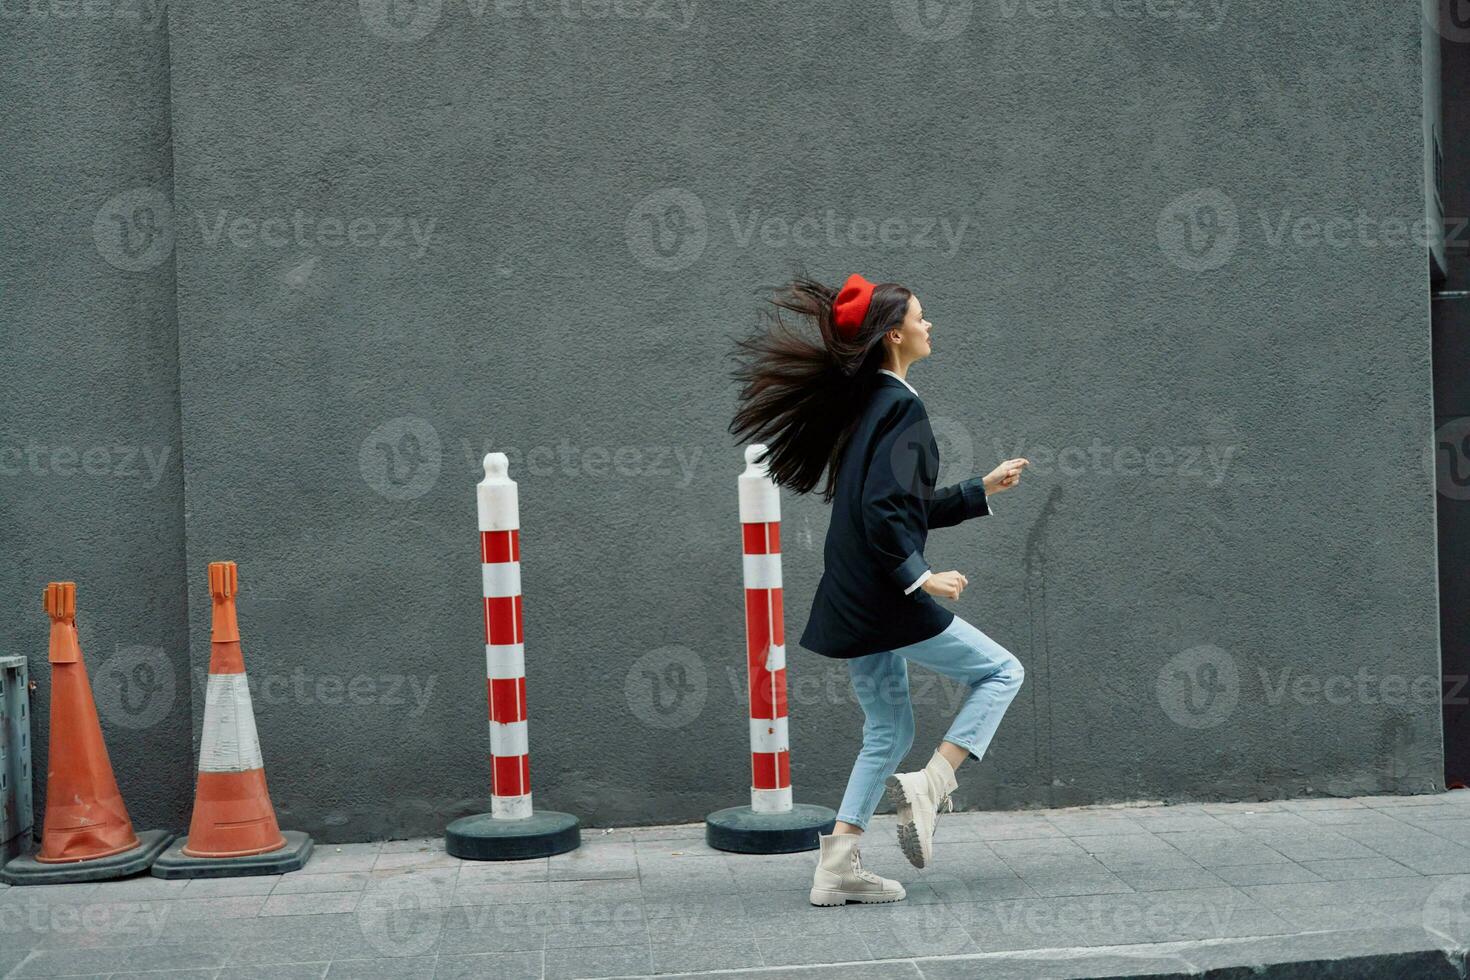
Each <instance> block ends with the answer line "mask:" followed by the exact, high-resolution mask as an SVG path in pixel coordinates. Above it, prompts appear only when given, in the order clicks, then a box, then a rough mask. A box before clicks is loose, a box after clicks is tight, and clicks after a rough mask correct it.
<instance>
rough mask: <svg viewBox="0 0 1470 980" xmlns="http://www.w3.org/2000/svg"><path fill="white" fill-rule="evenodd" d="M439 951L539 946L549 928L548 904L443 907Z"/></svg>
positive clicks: (513, 949)
mask: <svg viewBox="0 0 1470 980" xmlns="http://www.w3.org/2000/svg"><path fill="white" fill-rule="evenodd" d="M443 923H444V924H443V930H442V933H441V935H440V937H439V953H440V955H441V956H443V955H455V954H466V953H504V952H522V951H527V950H540V949H543V948H544V947H545V946H546V934H547V933H548V932H549V931H550V929H551V907H550V905H549V904H541V905H536V904H522V905H472V906H461V907H455V908H449V909H445V910H444V920H443Z"/></svg>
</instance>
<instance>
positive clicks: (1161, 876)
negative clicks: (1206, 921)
mask: <svg viewBox="0 0 1470 980" xmlns="http://www.w3.org/2000/svg"><path fill="white" fill-rule="evenodd" d="M1116 874H1117V875H1118V877H1119V878H1121V879H1122V880H1123V881H1124V882H1126V883H1127V884H1128V887H1129V888H1132V889H1133V890H1134V891H1138V892H1152V891H1178V890H1180V889H1185V888H1217V887H1219V886H1221V885H1224V884H1230V883H1231V882H1227V881H1226V879H1225V878H1223V877H1221V876H1220V875H1219V874H1217V873H1216V872H1213V871H1210V870H1208V869H1206V868H1201V867H1192V868H1186V869H1173V868H1170V869H1163V870H1158V869H1142V870H1137V871H1129V870H1123V871H1118V872H1116Z"/></svg>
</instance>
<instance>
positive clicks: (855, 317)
mask: <svg viewBox="0 0 1470 980" xmlns="http://www.w3.org/2000/svg"><path fill="white" fill-rule="evenodd" d="M872 300H873V284H872V283H870V282H868V280H866V279H864V278H863V277H862V276H860V275H858V274H857V273H856V272H854V273H853V274H852V275H850V276H848V277H847V282H845V283H843V284H842V288H841V289H839V290H838V291H837V299H836V300H834V301H833V303H832V324H833V325H834V326H835V327H836V328H837V332H838V333H840V334H841V335H842V336H843V338H844V339H846V340H851V339H852V338H853V335H854V334H856V333H857V332H858V328H859V327H861V326H862V325H863V317H865V316H867V315H868V304H869V303H870V302H872Z"/></svg>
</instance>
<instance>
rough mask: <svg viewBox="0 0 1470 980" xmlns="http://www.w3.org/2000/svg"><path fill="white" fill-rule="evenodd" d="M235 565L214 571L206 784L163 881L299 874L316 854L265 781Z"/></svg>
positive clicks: (203, 752)
mask: <svg viewBox="0 0 1470 980" xmlns="http://www.w3.org/2000/svg"><path fill="white" fill-rule="evenodd" d="M239 590H240V580H239V573H238V571H237V570H236V568H235V563H234V562H232V561H217V562H213V563H211V564H210V566H209V593H210V596H211V597H212V598H213V602H214V612H213V622H212V629H211V637H210V640H211V645H210V653H209V684H208V687H207V688H206V689H205V694H204V731H203V733H202V735H201V736H200V740H199V783H198V786H197V788H196V789H195V791H194V816H193V818H192V819H191V820H190V822H189V836H188V837H187V838H185V839H184V840H182V841H179V842H177V843H175V844H174V845H173V846H172V847H170V848H169V849H168V851H167V852H166V853H165V854H163V855H162V856H161V857H159V859H158V860H157V861H156V862H154V865H153V874H154V875H156V876H157V877H159V878H199V877H209V878H217V877H223V876H228V875H263V874H281V873H282V872H286V871H296V870H297V869H299V868H301V867H302V866H303V865H305V864H306V860H307V858H308V857H310V855H311V838H310V837H308V836H307V835H306V834H303V833H299V832H296V831H287V832H285V833H282V832H281V828H280V825H279V824H277V823H276V809H275V807H274V806H273V805H272V804H271V797H270V790H269V789H268V788H267V787H266V782H265V764H264V762H263V760H262V759H261V755H260V738H259V736H258V735H257V733H256V730H255V708H254V706H253V705H252V704H251V701H250V685H249V684H248V682H247V680H246V675H245V658H244V655H243V654H242V653H241V652H240V626H239V623H238V620H237V616H236V612H235V596H236V594H237V593H238V592H239Z"/></svg>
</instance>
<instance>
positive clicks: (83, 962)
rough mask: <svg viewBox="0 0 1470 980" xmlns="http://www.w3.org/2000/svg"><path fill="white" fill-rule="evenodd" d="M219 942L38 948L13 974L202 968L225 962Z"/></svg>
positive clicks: (69, 973)
mask: <svg viewBox="0 0 1470 980" xmlns="http://www.w3.org/2000/svg"><path fill="white" fill-rule="evenodd" d="M227 956H228V950H227V949H226V948H224V947H223V946H222V945H221V944H219V943H172V944H159V945H152V946H125V947H101V948H97V949H44V950H37V951H36V952H35V953H34V954H33V955H32V956H31V957H30V958H28V959H27V960H26V961H25V962H24V963H22V964H20V966H18V967H17V968H16V969H15V970H14V971H12V972H11V974H10V976H11V977H55V976H70V975H75V974H93V973H111V972H120V973H127V972H130V971H131V972H136V971H143V970H202V969H217V968H219V967H221V966H224V965H225V959H226V957H227Z"/></svg>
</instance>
